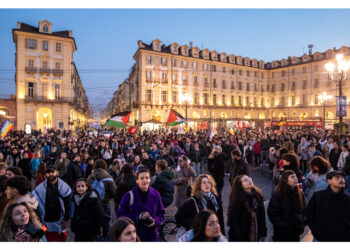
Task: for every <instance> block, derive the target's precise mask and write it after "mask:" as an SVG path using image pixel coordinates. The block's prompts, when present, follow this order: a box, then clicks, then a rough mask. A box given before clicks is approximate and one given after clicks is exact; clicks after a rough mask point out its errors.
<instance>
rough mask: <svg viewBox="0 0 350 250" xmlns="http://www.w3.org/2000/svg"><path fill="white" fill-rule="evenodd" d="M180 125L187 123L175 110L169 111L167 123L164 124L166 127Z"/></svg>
mask: <svg viewBox="0 0 350 250" xmlns="http://www.w3.org/2000/svg"><path fill="white" fill-rule="evenodd" d="M181 123H187V122H186V120H185V119H184V118H183V117H182V116H181V115H180V114H179V113H177V112H176V111H175V110H173V109H170V113H169V118H168V121H167V122H166V123H165V124H166V125H167V126H175V125H178V124H181Z"/></svg>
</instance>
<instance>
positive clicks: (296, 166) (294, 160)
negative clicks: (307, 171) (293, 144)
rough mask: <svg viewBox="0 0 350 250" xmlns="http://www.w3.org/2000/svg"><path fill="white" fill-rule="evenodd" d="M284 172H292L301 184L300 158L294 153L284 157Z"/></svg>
mask: <svg viewBox="0 0 350 250" xmlns="http://www.w3.org/2000/svg"><path fill="white" fill-rule="evenodd" d="M282 160H283V171H285V170H292V171H293V172H294V173H295V174H296V175H297V177H298V180H299V182H301V172H300V162H299V159H298V156H297V155H296V154H294V153H287V154H284V155H283V156H282Z"/></svg>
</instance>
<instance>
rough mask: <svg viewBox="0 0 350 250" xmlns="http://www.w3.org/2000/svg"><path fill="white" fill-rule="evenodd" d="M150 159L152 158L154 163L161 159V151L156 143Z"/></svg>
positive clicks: (150, 153)
mask: <svg viewBox="0 0 350 250" xmlns="http://www.w3.org/2000/svg"><path fill="white" fill-rule="evenodd" d="M149 157H150V158H152V159H153V160H154V161H156V160H158V159H159V158H160V151H159V149H158V147H157V145H156V144H155V143H154V144H153V145H152V148H151V150H150V152H149Z"/></svg>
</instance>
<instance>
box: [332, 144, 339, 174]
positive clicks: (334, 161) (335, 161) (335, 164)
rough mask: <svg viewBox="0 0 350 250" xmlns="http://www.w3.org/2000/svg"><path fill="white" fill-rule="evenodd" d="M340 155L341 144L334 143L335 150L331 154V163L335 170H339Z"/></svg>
mask: <svg viewBox="0 0 350 250" xmlns="http://www.w3.org/2000/svg"><path fill="white" fill-rule="evenodd" d="M340 154H341V150H340V147H339V143H337V142H334V143H333V148H332V149H331V152H330V153H329V162H330V163H331V165H332V168H333V169H334V170H338V161H339V157H340Z"/></svg>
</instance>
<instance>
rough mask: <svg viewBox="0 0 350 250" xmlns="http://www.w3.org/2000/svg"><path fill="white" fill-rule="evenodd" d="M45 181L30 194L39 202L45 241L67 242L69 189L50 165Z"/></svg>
mask: <svg viewBox="0 0 350 250" xmlns="http://www.w3.org/2000/svg"><path fill="white" fill-rule="evenodd" d="M45 177H46V180H45V181H44V182H42V183H41V184H39V185H38V186H37V187H36V188H35V189H34V190H33V191H32V194H33V195H34V196H35V198H36V200H37V201H38V202H39V211H40V216H41V221H42V223H43V224H44V225H45V226H46V228H47V231H46V232H45V237H46V239H47V241H63V242H64V241H67V231H66V229H67V226H68V220H69V218H70V211H71V192H72V190H71V188H70V187H69V185H68V184H67V183H65V182H64V181H63V180H61V179H60V178H59V177H58V171H57V169H56V168H55V166H53V165H51V166H49V167H48V168H47V169H46V172H45Z"/></svg>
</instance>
